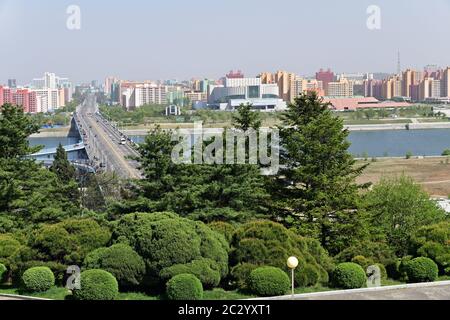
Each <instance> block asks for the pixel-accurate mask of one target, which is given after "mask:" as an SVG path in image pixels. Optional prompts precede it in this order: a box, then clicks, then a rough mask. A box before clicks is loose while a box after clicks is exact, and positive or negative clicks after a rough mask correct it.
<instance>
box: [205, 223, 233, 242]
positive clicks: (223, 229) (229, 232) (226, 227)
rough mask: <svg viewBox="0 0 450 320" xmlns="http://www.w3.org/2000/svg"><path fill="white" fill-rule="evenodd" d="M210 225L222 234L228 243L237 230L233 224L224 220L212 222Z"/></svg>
mask: <svg viewBox="0 0 450 320" xmlns="http://www.w3.org/2000/svg"><path fill="white" fill-rule="evenodd" d="M208 227H210V228H211V230H214V231H216V232H218V233H220V234H222V235H223V236H224V237H225V239H226V240H227V241H228V243H231V240H232V239H233V234H234V232H235V231H236V229H235V228H234V226H233V225H232V224H230V223H227V222H223V221H215V222H211V223H209V224H208Z"/></svg>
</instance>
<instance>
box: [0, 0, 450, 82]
mask: <svg viewBox="0 0 450 320" xmlns="http://www.w3.org/2000/svg"><path fill="white" fill-rule="evenodd" d="M72 4H75V5H79V6H80V8H81V14H82V16H81V30H79V31H70V30H68V29H67V28H66V20H67V18H68V15H67V14H66V9H67V7H68V6H69V5H72ZM372 4H373V5H378V6H380V8H381V30H376V31H371V30H369V29H368V28H367V27H366V20H367V17H368V15H367V13H366V9H367V7H368V6H369V5H372ZM0 30H1V37H2V41H1V45H0V83H1V82H6V80H7V79H8V78H10V77H13V78H17V79H18V81H19V83H22V84H23V83H28V82H29V81H30V79H31V78H33V77H38V76H41V74H42V73H44V72H45V71H52V72H55V73H57V74H58V75H61V76H67V77H70V78H71V79H72V80H73V81H76V82H81V81H88V80H92V79H98V80H103V79H104V77H105V76H107V75H117V76H119V77H121V78H123V79H136V80H144V79H153V80H156V79H188V78H191V77H210V78H218V77H220V76H223V75H224V74H225V73H226V72H228V71H229V70H231V69H242V70H243V71H244V72H245V74H246V75H248V76H254V75H256V74H257V73H259V72H260V71H275V70H277V69H285V70H288V71H292V72H296V73H298V74H300V75H312V74H313V73H314V72H315V71H316V70H317V69H319V68H320V67H324V68H327V67H331V68H332V69H333V70H335V71H337V72H378V71H379V72H394V71H395V70H396V64H397V61H396V60H397V50H400V51H401V56H402V67H404V68H406V67H415V68H422V67H423V66H424V65H426V64H438V65H441V66H446V65H450V41H449V35H450V0H339V1H337V0H308V1H306V0H305V1H304V0H272V1H270V0H122V1H116V0H89V1H88V0H70V1H66V0H58V1H55V0H33V1H31V0H0Z"/></svg>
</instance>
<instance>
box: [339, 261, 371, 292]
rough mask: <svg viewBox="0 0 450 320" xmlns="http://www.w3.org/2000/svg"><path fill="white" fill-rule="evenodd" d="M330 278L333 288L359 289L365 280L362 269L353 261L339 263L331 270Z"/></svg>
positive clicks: (364, 273)
mask: <svg viewBox="0 0 450 320" xmlns="http://www.w3.org/2000/svg"><path fill="white" fill-rule="evenodd" d="M331 280H332V285H333V286H334V287H335V288H341V289H359V288H362V287H364V285H365V284H366V282H367V278H366V272H365V271H364V269H363V268H362V267H361V266H360V265H359V264H356V263H353V262H344V263H341V264H339V265H338V266H337V267H336V269H335V270H334V271H333V273H332V277H331Z"/></svg>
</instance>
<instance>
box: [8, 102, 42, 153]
mask: <svg viewBox="0 0 450 320" xmlns="http://www.w3.org/2000/svg"><path fill="white" fill-rule="evenodd" d="M0 110H1V114H0V158H7V159H11V158H17V157H23V156H26V155H28V154H30V153H34V152H37V151H38V150H39V149H40V148H39V147H35V148H31V147H30V145H29V143H28V140H27V139H28V137H29V136H30V135H32V134H34V133H37V132H38V131H39V126H38V125H37V124H36V123H35V122H34V121H33V120H32V118H31V117H29V116H27V115H25V113H24V112H23V109H22V108H21V107H16V106H13V105H11V104H5V105H3V106H2V107H1V108H0Z"/></svg>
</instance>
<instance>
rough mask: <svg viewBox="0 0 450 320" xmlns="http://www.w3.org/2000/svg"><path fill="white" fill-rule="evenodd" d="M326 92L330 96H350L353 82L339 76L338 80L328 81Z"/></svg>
mask: <svg viewBox="0 0 450 320" xmlns="http://www.w3.org/2000/svg"><path fill="white" fill-rule="evenodd" d="M326 92H328V94H327V95H328V96H330V97H352V96H353V83H352V82H351V81H348V80H347V79H345V78H341V79H339V81H336V82H329V83H328V89H327V90H326Z"/></svg>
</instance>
